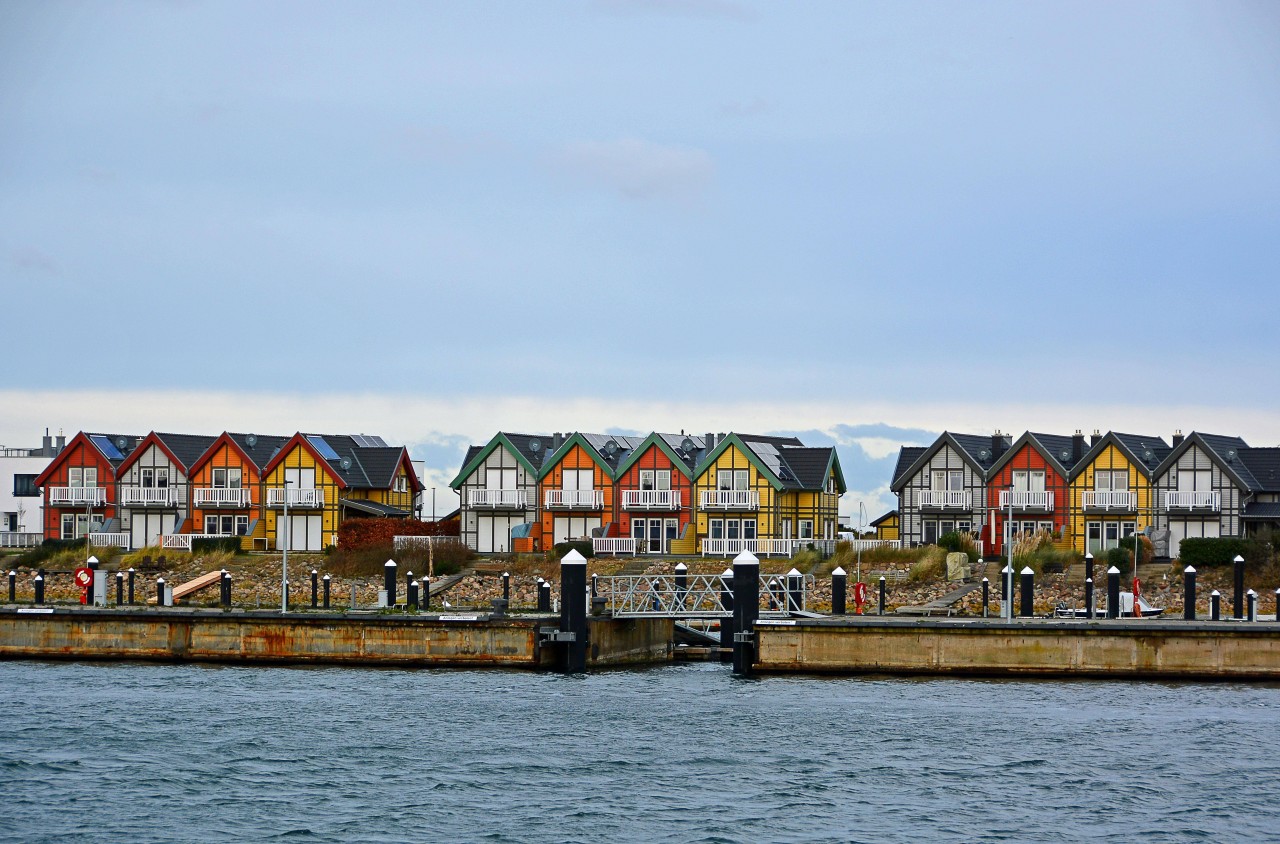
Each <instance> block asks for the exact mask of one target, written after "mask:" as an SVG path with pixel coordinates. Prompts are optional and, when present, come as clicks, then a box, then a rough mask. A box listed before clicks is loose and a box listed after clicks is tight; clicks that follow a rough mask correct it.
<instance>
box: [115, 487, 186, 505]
mask: <svg viewBox="0 0 1280 844" xmlns="http://www.w3.org/2000/svg"><path fill="white" fill-rule="evenodd" d="M120 503H121V504H123V505H124V506H126V507H172V506H174V505H175V504H177V503H178V491H177V490H176V489H174V488H172V487H141V486H127V487H124V488H122V489H121V490H120Z"/></svg>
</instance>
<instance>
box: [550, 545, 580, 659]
mask: <svg viewBox="0 0 1280 844" xmlns="http://www.w3.org/2000/svg"><path fill="white" fill-rule="evenodd" d="M547 592H548V593H550V592H551V584H550V583H548V584H547ZM560 630H561V632H563V633H572V634H573V640H572V641H569V642H565V649H564V673H566V674H582V673H584V672H586V670H587V558H586V557H584V556H582V554H580V553H578V552H577V551H570V552H569V553H568V554H565V555H564V559H562V560H561V561H560Z"/></svg>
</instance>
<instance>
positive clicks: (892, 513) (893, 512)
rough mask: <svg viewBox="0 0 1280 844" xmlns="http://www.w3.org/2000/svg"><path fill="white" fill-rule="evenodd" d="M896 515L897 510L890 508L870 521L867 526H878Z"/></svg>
mask: <svg viewBox="0 0 1280 844" xmlns="http://www.w3.org/2000/svg"><path fill="white" fill-rule="evenodd" d="M897 516H898V511H897V510H890V511H889V512H888V513H885V514H884V515H883V516H881V517H880V518H878V519H876V520H875V521H874V522H872V523H871V524H870V525H869V527H879V526H880V525H881V524H882V523H884V522H887V521H889V519H893V518H897Z"/></svg>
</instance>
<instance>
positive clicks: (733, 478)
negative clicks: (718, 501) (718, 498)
mask: <svg viewBox="0 0 1280 844" xmlns="http://www.w3.org/2000/svg"><path fill="white" fill-rule="evenodd" d="M749 478H750V475H749V473H748V472H747V470H746V469H717V470H716V489H720V490H745V489H747V488H748V482H749Z"/></svg>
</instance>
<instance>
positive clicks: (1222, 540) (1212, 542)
mask: <svg viewBox="0 0 1280 844" xmlns="http://www.w3.org/2000/svg"><path fill="white" fill-rule="evenodd" d="M1237 556H1241V557H1244V559H1245V562H1246V563H1248V564H1250V565H1255V566H1256V565H1264V564H1265V563H1267V562H1268V561H1269V560H1270V559H1271V546H1270V544H1269V543H1266V542H1261V541H1259V540H1256V539H1241V538H1240V537H1236V536H1223V537H1204V538H1198V537H1197V538H1191V539H1184V540H1182V544H1181V546H1180V547H1179V551H1178V559H1179V561H1180V562H1181V563H1182V564H1183V565H1184V566H1195V567H1196V568H1197V569H1199V568H1204V567H1206V566H1229V565H1231V563H1232V562H1233V561H1234V560H1235V558H1236V557H1237Z"/></svg>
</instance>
